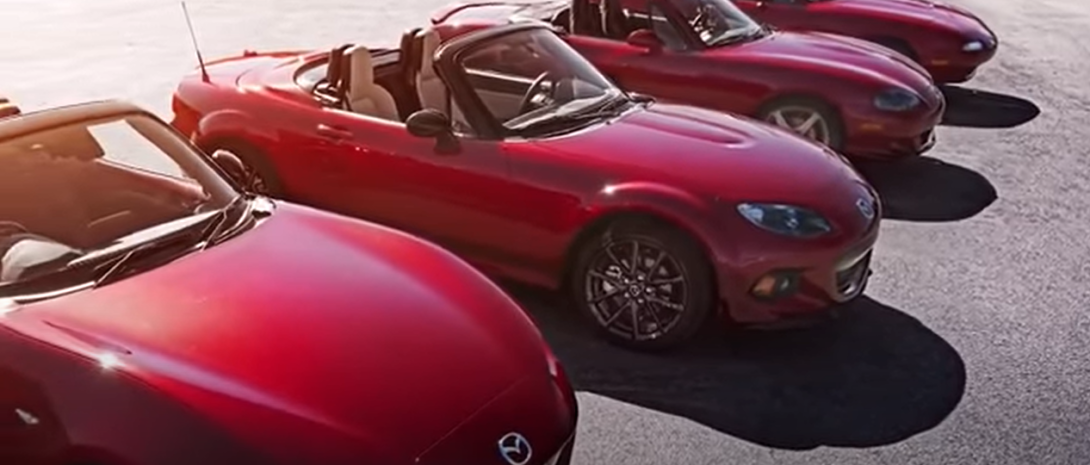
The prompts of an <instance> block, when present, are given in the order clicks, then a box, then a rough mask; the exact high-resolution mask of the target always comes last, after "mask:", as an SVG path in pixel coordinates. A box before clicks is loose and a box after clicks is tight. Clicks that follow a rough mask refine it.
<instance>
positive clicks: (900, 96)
mask: <svg viewBox="0 0 1090 465" xmlns="http://www.w3.org/2000/svg"><path fill="white" fill-rule="evenodd" d="M921 102H922V100H921V99H920V96H919V95H916V93H915V92H912V91H910V90H907V89H902V88H899V87H894V88H890V89H886V90H883V91H881V92H879V93H878V95H876V96H875V97H874V106H875V108H878V109H879V110H884V111H909V110H912V109H913V108H916V107H918V106H919V105H920V103H921Z"/></svg>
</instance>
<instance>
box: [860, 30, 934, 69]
mask: <svg viewBox="0 0 1090 465" xmlns="http://www.w3.org/2000/svg"><path fill="white" fill-rule="evenodd" d="M864 40H867V41H869V42H874V43H876V44H878V45H881V46H884V47H886V48H889V49H892V50H894V51H896V52H898V53H901V54H905V55H906V56H907V57H909V58H911V59H912V60H913V61H916V62H919V61H920V54H919V51H917V50H916V48H915V47H913V46H912V44H911V43H909V42H908V41H907V40H904V39H903V38H900V37H897V36H892V35H885V34H879V35H874V36H868V37H864Z"/></svg>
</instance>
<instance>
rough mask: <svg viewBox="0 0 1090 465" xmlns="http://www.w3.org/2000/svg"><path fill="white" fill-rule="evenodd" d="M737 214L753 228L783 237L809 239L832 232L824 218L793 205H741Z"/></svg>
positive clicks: (830, 226)
mask: <svg viewBox="0 0 1090 465" xmlns="http://www.w3.org/2000/svg"><path fill="white" fill-rule="evenodd" d="M738 213H739V214H741V215H742V217H743V218H745V219H746V220H748V221H749V222H750V223H753V224H754V225H755V226H757V227H759V228H761V229H764V230H766V231H770V232H774V233H776V234H781V235H784V236H791V237H798V238H811V237H818V236H823V235H825V234H828V233H830V232H832V231H833V227H832V225H830V224H829V221H828V220H826V219H825V217H823V216H821V215H820V214H818V213H817V212H814V211H812V210H808V209H805V208H802V207H797V206H794V205H783V204H767V203H741V204H738Z"/></svg>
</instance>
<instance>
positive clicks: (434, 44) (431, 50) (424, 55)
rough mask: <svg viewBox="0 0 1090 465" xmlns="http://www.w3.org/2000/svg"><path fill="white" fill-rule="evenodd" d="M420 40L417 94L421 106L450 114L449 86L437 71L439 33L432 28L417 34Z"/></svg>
mask: <svg viewBox="0 0 1090 465" xmlns="http://www.w3.org/2000/svg"><path fill="white" fill-rule="evenodd" d="M416 37H417V40H419V41H420V69H419V71H418V72H417V73H416V94H417V96H419V97H420V106H421V108H432V109H435V110H439V111H442V112H443V113H446V114H447V115H448V116H449V115H450V99H449V96H448V95H447V87H446V85H444V84H443V80H442V79H440V78H439V75H438V74H436V72H435V51H436V50H438V49H439V43H440V38H439V33H438V32H437V31H436V30H435V29H432V28H427V29H424V30H421V31H420V32H418V33H417V34H416Z"/></svg>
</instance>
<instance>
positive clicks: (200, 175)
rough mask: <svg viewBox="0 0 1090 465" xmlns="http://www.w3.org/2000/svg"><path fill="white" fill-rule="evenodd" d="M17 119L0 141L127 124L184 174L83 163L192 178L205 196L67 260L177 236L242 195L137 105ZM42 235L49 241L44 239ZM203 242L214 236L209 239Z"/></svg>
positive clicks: (3, 127) (1, 131)
mask: <svg viewBox="0 0 1090 465" xmlns="http://www.w3.org/2000/svg"><path fill="white" fill-rule="evenodd" d="M110 110H114V111H110ZM20 118H28V119H26V120H21V121H12V122H11V124H0V145H2V144H10V143H16V144H19V142H20V141H21V140H26V141H28V142H29V143H34V140H35V139H34V138H35V137H46V136H48V134H49V133H50V132H51V131H56V130H62V131H63V130H65V129H67V128H73V129H78V128H83V130H85V131H89V129H88V128H90V127H93V126H96V125H102V124H110V123H123V124H127V125H128V126H129V127H130V128H132V129H133V130H134V132H136V133H137V135H138V136H140V137H143V138H144V140H145V141H147V142H148V143H150V144H151V145H153V146H154V147H155V148H156V149H158V150H159V152H160V153H159V154H157V155H158V156H164V157H167V158H168V159H169V160H170V163H174V164H175V166H176V167H177V168H180V169H181V170H182V171H183V172H184V173H185V178H178V177H176V176H174V175H171V174H170V173H164V172H160V171H152V170H148V169H147V168H145V167H142V166H137V165H133V164H129V163H124V162H118V161H115V160H111V159H109V158H106V157H103V156H102V155H99V156H96V157H95V158H93V159H91V160H88V161H86V163H104V164H107V165H109V164H119V165H120V167H121V168H123V169H127V170H132V171H134V172H137V173H139V174H141V175H147V176H151V177H157V178H165V179H167V180H170V181H179V180H180V181H182V182H192V183H194V184H195V186H194V187H195V188H197V189H200V190H201V191H202V192H203V193H204V194H205V195H206V196H207V197H206V198H205V200H203V201H202V202H201V203H200V205H201V206H202V207H203V208H205V209H206V211H204V212H200V211H196V210H195V211H193V212H191V213H189V214H187V215H184V216H181V217H178V218H175V219H172V220H167V221H161V222H155V223H154V224H150V225H147V226H145V227H143V228H141V229H138V230H135V231H132V232H130V233H127V234H125V235H122V236H119V237H116V238H113V239H112V240H111V241H110V242H109V243H108V244H105V245H103V246H100V247H94V248H88V249H79V248H73V249H72V250H73V251H78V252H79V253H80V256H79V257H76V258H74V259H73V260H71V261H70V262H69V263H72V262H76V261H80V260H81V259H82V258H84V257H87V256H90V255H96V256H97V255H102V256H103V257H105V256H114V255H117V254H120V253H124V252H125V251H127V250H130V249H133V248H135V247H139V246H141V245H142V244H145V243H150V242H153V241H156V240H159V239H160V238H161V237H164V236H172V235H176V234H179V233H180V232H182V231H184V230H187V229H191V228H193V227H194V225H197V224H202V223H205V222H206V220H207V219H208V218H210V217H211V216H212V215H213V214H215V213H216V212H220V211H223V209H225V208H227V207H229V206H231V205H232V204H233V203H236V202H234V201H235V200H236V199H238V198H240V197H243V196H246V195H247V194H245V193H243V191H242V190H241V189H239V188H238V187H237V183H235V182H234V181H233V180H232V178H231V177H229V176H228V175H227V174H226V173H225V172H224V171H223V169H222V168H220V167H219V166H218V165H217V164H216V163H214V162H213V161H212V160H211V158H210V157H208V156H207V155H205V154H204V152H203V151H201V150H200V149H199V148H197V147H196V146H195V145H194V144H193V142H192V141H190V140H189V139H187V138H185V137H184V136H183V135H182V134H181V133H179V132H178V131H177V130H176V129H175V128H174V127H172V126H171V125H169V124H167V123H166V122H165V121H163V120H162V119H160V118H159V117H157V116H155V115H154V114H152V113H150V112H148V111H146V110H142V109H139V108H138V107H133V106H131V105H127V104H123V103H119V102H93V103H90V104H81V105H74V106H71V107H62V108H55V109H52V110H43V111H39V112H35V113H31V114H27V116H21V117H20ZM89 132H90V131H89ZM90 134H91V137H95V136H94V133H93V132H90ZM95 142H96V143H99V144H101V143H102V141H101V140H98V139H97V138H96V140H95ZM0 163H3V160H0ZM0 166H3V165H0ZM46 238H47V239H52V238H49V237H46ZM209 240H214V239H213V238H209ZM57 244H59V245H63V246H66V247H71V245H69V244H64V243H63V242H57ZM81 268H82V267H81ZM72 270H74V269H73V268H68V267H60V268H57V269H56V270H54V271H52V272H50V273H47V274H44V275H40V276H34V277H31V278H30V280H29V281H27V280H24V279H19V280H15V281H9V282H3V283H0V288H2V289H4V290H8V289H20V288H22V287H24V286H29V287H30V288H34V287H35V286H36V285H37V282H38V281H40V280H41V279H49V277H50V276H54V275H56V273H60V272H66V271H72ZM84 284H86V283H80V284H77V285H75V286H73V287H72V288H71V289H62V288H58V289H48V290H45V291H44V292H31V293H28V294H27V295H36V294H42V295H46V294H48V295H50V296H53V295H62V294H66V293H68V292H69V291H77V290H80V289H82V288H83V287H84ZM20 300H21V299H20ZM34 300H37V299H34Z"/></svg>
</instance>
